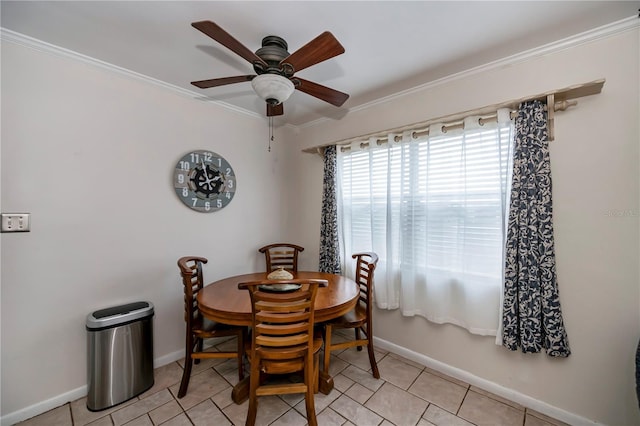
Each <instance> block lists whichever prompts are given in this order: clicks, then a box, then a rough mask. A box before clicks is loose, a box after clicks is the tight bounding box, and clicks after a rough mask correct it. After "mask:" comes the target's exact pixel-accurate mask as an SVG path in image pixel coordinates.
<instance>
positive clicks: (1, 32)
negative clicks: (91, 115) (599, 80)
mask: <svg viewBox="0 0 640 426" xmlns="http://www.w3.org/2000/svg"><path fill="white" fill-rule="evenodd" d="M639 26H640V19H638V17H637V16H635V15H634V16H630V17H628V18H625V19H622V20H620V21H616V22H613V23H611V24H607V25H603V26H601V27H598V28H595V29H593V30H589V31H585V32H582V33H579V34H576V35H574V36H570V37H567V38H564V39H561V40H558V41H555V42H552V43H549V44H545V45H543V46H540V47H537V48H534V49H530V50H527V51H524V52H521V53H517V54H515V55H512V56H508V57H505V58H502V59H498V60H496V61H493V62H489V63H487V64H484V65H480V66H477V67H474V68H470V69H468V70H465V71H461V72H459V73H455V74H451V75H448V76H446V77H442V78H439V79H436V80H433V81H430V82H428V83H425V84H421V85H419V86H415V87H413V88H411V89H407V90H403V91H401V92H398V93H394V94H393V95H389V96H385V97H382V98H379V99H376V100H374V101H371V102H367V103H365V104H362V105H359V106H357V107H353V108H349V113H351V112H357V111H363V110H366V109H368V108H372V107H375V106H377V105H380V104H384V103H386V102H390V101H392V100H396V99H398V98H402V97H404V96H407V95H411V94H414V93H417V92H421V91H424V90H428V89H431V88H433V87H436V86H440V85H442V84H446V83H450V82H453V81H456V80H459V79H461V78H465V77H469V76H472V75H474V74H478V73H481V72H485V71H489V70H492V69H495V68H499V67H504V66H508V65H513V64H517V63H520V62H524V61H528V60H531V59H532V58H536V57H539V56H543V55H549V54H552V53H556V52H560V51H562V50H565V49H569V48H572V47H575V46H579V45H581V44H585V43H590V42H593V41H596V40H599V39H602V38H606V37H611V36H613V35H616V34H620V33H623V32H625V31H630V30H632V29H635V28H637V27H639ZM0 41H3V42H5V41H7V42H11V43H15V44H18V45H21V46H24V47H28V48H31V49H34V50H38V51H41V52H46V53H51V54H54V55H57V56H62V57H65V58H69V59H74V60H77V61H80V62H83V63H86V64H90V65H93V66H96V67H98V68H102V69H105V70H108V71H111V72H115V73H117V74H120V75H123V76H126V77H128V78H132V79H135V80H138V81H143V82H146V83H149V84H152V85H155V86H157V87H161V88H163V89H166V90H170V91H172V92H174V93H177V94H179V95H182V96H186V97H188V98H191V99H196V100H202V101H206V102H211V103H213V104H216V105H219V106H221V107H223V108H225V109H228V110H231V111H235V112H238V113H240V114H244V115H246V116H249V117H252V118H259V119H261V120H264V119H265V117H263V116H262V115H259V114H256V113H254V112H251V111H248V110H246V109H244V108H239V107H236V106H234V105H231V104H229V103H226V102H222V101H216V100H213V99H210V98H208V97H205V96H202V95H201V94H199V93H196V92H194V91H191V90H186V89H183V88H181V87H178V86H175V85H173V84H169V83H166V82H164V81H161V80H158V79H155V78H152V77H149V76H147V75H144V74H140V73H137V72H134V71H131V70H128V69H126V68H122V67H119V66H116V65H113V64H110V63H108V62H104V61H101V60H99V59H95V58H92V57H90V56H86V55H83V54H80V53H78V52H74V51H72V50H69V49H65V48H63V47H59V46H55V45H53V44H50V43H47V42H44V41H41V40H38V39H35V38H33V37H29V36H26V35H24V34H20V33H18V32H15V31H12V30H9V29H6V28H2V27H0ZM329 120H330V119H329V118H325V117H322V118H319V119H317V120H313V121H310V122H308V123H305V124H300V125H297V126H295V125H292V124H286V125H284V126H283V127H287V128H290V129H294V130H300V129H304V128H308V127H313V126H316V125H319V124H321V123H325V122H327V121H329Z"/></svg>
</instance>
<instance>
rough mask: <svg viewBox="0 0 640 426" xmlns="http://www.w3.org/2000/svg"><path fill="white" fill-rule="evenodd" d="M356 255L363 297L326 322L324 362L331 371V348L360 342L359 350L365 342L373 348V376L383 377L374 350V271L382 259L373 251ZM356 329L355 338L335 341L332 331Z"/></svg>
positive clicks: (356, 277) (344, 346) (371, 354)
mask: <svg viewBox="0 0 640 426" xmlns="http://www.w3.org/2000/svg"><path fill="white" fill-rule="evenodd" d="M351 257H352V258H354V259H356V272H355V281H356V283H357V284H358V286H359V287H360V297H359V299H358V304H357V305H356V306H355V308H354V309H352V310H351V311H349V312H347V313H346V314H344V315H342V316H341V317H338V318H336V319H334V320H331V321H327V322H325V323H323V325H324V362H323V368H324V371H325V372H326V373H329V360H330V358H331V351H335V350H338V349H345V348H350V347H353V346H356V347H357V348H358V350H359V351H361V350H362V347H363V346H366V347H367V350H368V352H369V363H370V364H371V371H372V374H373V377H375V378H376V379H379V378H380V373H379V371H378V364H377V363H376V358H375V356H374V353H373V325H372V323H373V318H372V311H373V275H374V271H375V269H376V264H377V263H378V255H377V254H376V253H373V252H363V253H355V254H354V255H352V256H351ZM349 328H353V329H354V330H355V339H354V340H347V341H343V342H339V343H331V333H332V332H333V330H337V329H349Z"/></svg>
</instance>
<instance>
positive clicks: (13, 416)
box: [0, 385, 87, 426]
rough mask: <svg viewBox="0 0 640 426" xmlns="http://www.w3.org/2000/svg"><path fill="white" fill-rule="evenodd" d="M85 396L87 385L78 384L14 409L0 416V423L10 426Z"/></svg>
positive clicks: (3, 425)
mask: <svg viewBox="0 0 640 426" xmlns="http://www.w3.org/2000/svg"><path fill="white" fill-rule="evenodd" d="M85 396H87V385H84V386H80V387H79V388H76V389H73V390H70V391H69V392H65V393H63V394H60V395H56V396H54V397H53V398H50V399H47V400H46V401H42V402H38V403H37V404H33V405H30V406H29V407H26V408H23V409H22V410H18V411H14V412H13V413H9V414H7V415H6V416H2V419H0V424H2V426H11V425H14V424H16V423H19V422H21V421H24V420H27V419H30V418H31V417H34V416H37V415H39V414H42V413H46V412H47V411H49V410H53V409H54V408H58V407H60V406H61V405H64V404H66V403H67V402H71V401H75V400H76V399H79V398H82V397H85Z"/></svg>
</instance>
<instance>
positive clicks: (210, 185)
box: [202, 160, 220, 191]
mask: <svg viewBox="0 0 640 426" xmlns="http://www.w3.org/2000/svg"><path fill="white" fill-rule="evenodd" d="M202 171H203V172H204V184H205V185H208V186H209V190H210V191H211V190H213V184H212V183H211V182H213V181H215V180H218V179H219V178H220V176H216V177H215V178H213V179H209V172H208V171H207V166H205V164H204V160H202Z"/></svg>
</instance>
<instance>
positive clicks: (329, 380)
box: [231, 371, 333, 404]
mask: <svg viewBox="0 0 640 426" xmlns="http://www.w3.org/2000/svg"><path fill="white" fill-rule="evenodd" d="M318 390H319V391H320V392H322V393H323V394H325V395H328V394H329V393H330V392H331V390H333V377H331V376H330V375H329V374H327V373H325V372H324V371H321V372H320V380H319V382H318ZM247 399H249V377H248V376H247V377H245V378H244V379H242V380H241V381H240V382H238V384H237V385H235V386H234V387H233V390H232V391H231V400H232V401H233V402H235V403H236V404H242V403H243V402H245V401H246V400H247Z"/></svg>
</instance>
